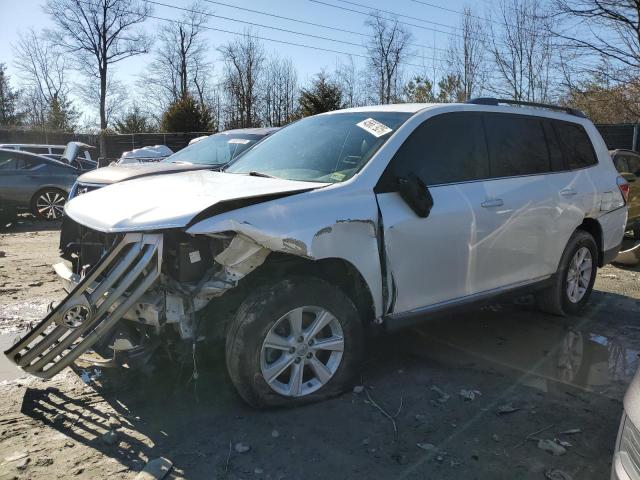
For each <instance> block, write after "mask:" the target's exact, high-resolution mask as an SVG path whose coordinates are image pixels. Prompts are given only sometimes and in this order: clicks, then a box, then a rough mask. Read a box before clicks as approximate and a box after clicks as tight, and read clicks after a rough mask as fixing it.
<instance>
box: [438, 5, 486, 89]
mask: <svg viewBox="0 0 640 480" xmlns="http://www.w3.org/2000/svg"><path fill="white" fill-rule="evenodd" d="M485 37H486V31H485V26H484V25H483V23H482V22H481V21H480V19H479V18H478V17H477V16H475V15H474V14H473V13H472V12H471V9H470V8H465V9H464V11H463V13H462V17H461V20H460V35H458V36H452V37H451V41H450V43H449V48H448V49H447V52H446V64H447V75H448V76H453V77H455V78H457V79H459V84H460V88H461V90H462V95H459V96H461V97H462V98H460V100H463V101H464V100H469V99H470V98H472V97H474V96H478V95H479V94H480V93H481V92H482V89H483V87H484V83H485V81H486V77H487V62H486V60H487V58H486V57H487V55H486V53H487V46H486V42H485V40H484V38H485Z"/></svg>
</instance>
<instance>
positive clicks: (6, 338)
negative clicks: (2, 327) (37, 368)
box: [0, 331, 26, 382]
mask: <svg viewBox="0 0 640 480" xmlns="http://www.w3.org/2000/svg"><path fill="white" fill-rule="evenodd" d="M25 333H26V331H22V332H20V331H18V332H13V333H2V334H0V382H2V381H5V380H15V379H16V378H19V377H22V376H24V375H26V374H25V373H24V372H23V371H22V370H20V369H19V368H18V367H16V366H15V365H14V364H13V363H11V362H10V361H9V360H8V359H7V357H5V356H4V351H5V350H6V349H8V348H9V347H11V346H12V345H13V344H14V343H15V342H16V340H17V339H18V338H19V337H20V336H22V335H24V334H25Z"/></svg>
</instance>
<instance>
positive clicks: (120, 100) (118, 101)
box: [76, 72, 129, 128]
mask: <svg viewBox="0 0 640 480" xmlns="http://www.w3.org/2000/svg"><path fill="white" fill-rule="evenodd" d="M106 87H107V88H106V94H105V98H104V111H103V112H100V115H101V116H102V114H104V118H105V120H106V122H107V125H111V124H112V122H113V120H114V119H115V118H116V117H120V116H121V115H123V114H124V112H125V110H126V109H127V101H128V99H129V95H128V93H127V87H126V86H125V85H124V84H123V83H122V82H121V81H120V80H117V79H115V78H114V75H113V72H109V74H108V75H107V84H106ZM76 91H77V93H78V95H79V96H80V98H81V99H82V100H83V101H84V102H86V103H87V104H88V105H98V104H99V103H100V101H101V98H100V92H101V89H100V82H99V80H98V79H97V78H89V79H88V80H87V81H85V82H84V83H81V84H79V85H76ZM100 128H102V126H100Z"/></svg>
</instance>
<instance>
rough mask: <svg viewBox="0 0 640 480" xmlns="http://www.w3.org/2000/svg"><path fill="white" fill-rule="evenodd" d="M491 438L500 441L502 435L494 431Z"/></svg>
mask: <svg viewBox="0 0 640 480" xmlns="http://www.w3.org/2000/svg"><path fill="white" fill-rule="evenodd" d="M491 438H492V440H493V441H494V442H499V441H500V435H498V434H497V433H494V434H493V435H491Z"/></svg>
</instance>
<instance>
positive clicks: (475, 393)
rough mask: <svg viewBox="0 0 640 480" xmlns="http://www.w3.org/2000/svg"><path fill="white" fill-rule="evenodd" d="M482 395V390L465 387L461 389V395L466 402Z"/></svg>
mask: <svg viewBox="0 0 640 480" xmlns="http://www.w3.org/2000/svg"><path fill="white" fill-rule="evenodd" d="M480 395H482V393H481V392H480V390H467V389H464V388H463V389H462V390H460V397H461V398H462V399H463V400H464V401H465V402H473V401H474V400H475V399H476V397H479V396H480Z"/></svg>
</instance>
